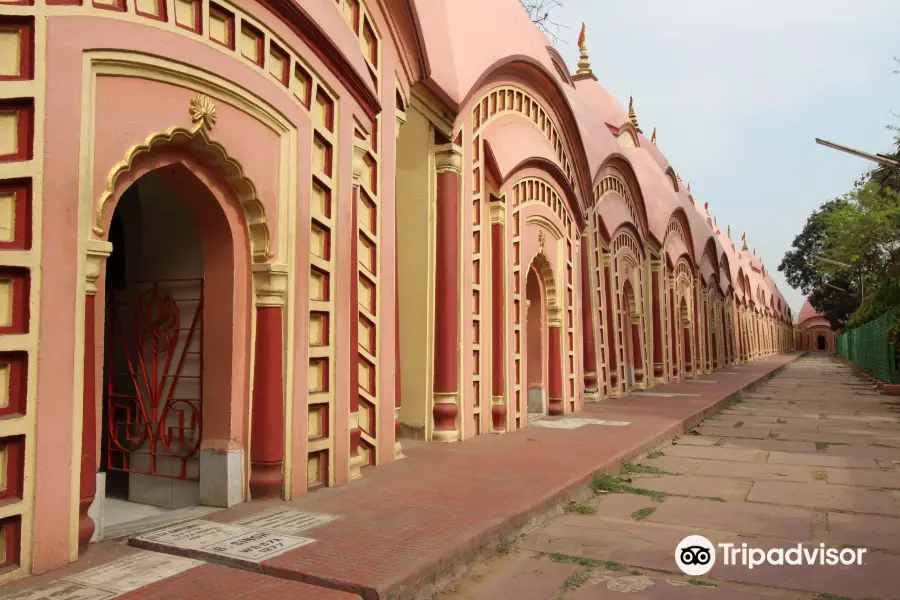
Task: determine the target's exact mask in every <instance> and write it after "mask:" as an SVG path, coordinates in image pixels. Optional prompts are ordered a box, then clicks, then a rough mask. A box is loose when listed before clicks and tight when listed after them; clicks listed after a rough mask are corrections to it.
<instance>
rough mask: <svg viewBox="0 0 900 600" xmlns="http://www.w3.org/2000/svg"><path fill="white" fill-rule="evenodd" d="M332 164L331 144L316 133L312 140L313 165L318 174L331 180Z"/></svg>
mask: <svg viewBox="0 0 900 600" xmlns="http://www.w3.org/2000/svg"><path fill="white" fill-rule="evenodd" d="M332 162H333V161H332V151H331V144H329V143H328V141H327V140H325V138H323V137H322V136H321V135H319V134H318V133H317V134H316V135H315V136H314V138H313V164H314V165H315V167H316V168H317V169H318V172H319V173H322V174H323V175H325V176H326V177H328V178H331V173H332Z"/></svg>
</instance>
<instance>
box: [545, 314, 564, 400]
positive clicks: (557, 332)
mask: <svg viewBox="0 0 900 600" xmlns="http://www.w3.org/2000/svg"><path fill="white" fill-rule="evenodd" d="M561 335H562V327H560V326H559V324H558V323H557V324H551V325H550V344H549V346H550V348H549V353H550V386H549V387H550V390H549V396H550V398H549V399H550V402H549V404H548V406H547V413H548V414H550V415H561V414H563V397H562V344H561V342H562V339H561Z"/></svg>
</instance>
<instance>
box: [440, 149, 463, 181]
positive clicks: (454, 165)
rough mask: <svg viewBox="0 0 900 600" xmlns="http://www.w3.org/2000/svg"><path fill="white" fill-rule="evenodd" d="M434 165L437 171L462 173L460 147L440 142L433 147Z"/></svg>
mask: <svg viewBox="0 0 900 600" xmlns="http://www.w3.org/2000/svg"><path fill="white" fill-rule="evenodd" d="M434 166H435V170H436V171H437V172H438V173H456V174H457V175H459V174H460V173H462V148H461V147H459V146H457V145H456V144H441V145H440V146H435V148H434Z"/></svg>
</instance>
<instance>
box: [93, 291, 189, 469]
mask: <svg viewBox="0 0 900 600" xmlns="http://www.w3.org/2000/svg"><path fill="white" fill-rule="evenodd" d="M106 305H107V319H106V399H105V402H106V411H104V412H105V413H106V423H105V427H104V430H105V435H106V440H105V442H106V443H105V444H104V446H105V447H106V467H107V469H108V470H111V471H127V472H131V473H143V474H146V475H155V476H158V477H169V478H174V479H187V480H197V479H199V475H200V473H199V464H198V456H197V455H198V450H199V449H200V440H201V436H202V432H203V418H202V416H203V415H202V407H203V379H202V372H203V328H202V323H201V322H202V314H203V280H202V279H170V280H165V281H137V282H129V283H128V284H127V286H126V287H125V289H123V290H118V291H114V292H111V293H110V294H109V297H107V301H106ZM191 313H193V314H191ZM184 321H189V325H187V326H186V325H185V323H184Z"/></svg>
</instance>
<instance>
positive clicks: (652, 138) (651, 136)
mask: <svg viewBox="0 0 900 600" xmlns="http://www.w3.org/2000/svg"><path fill="white" fill-rule="evenodd" d="M650 143H651V144H653V145H654V146H655V145H656V127H654V128H653V133H652V134H651V135H650Z"/></svg>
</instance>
